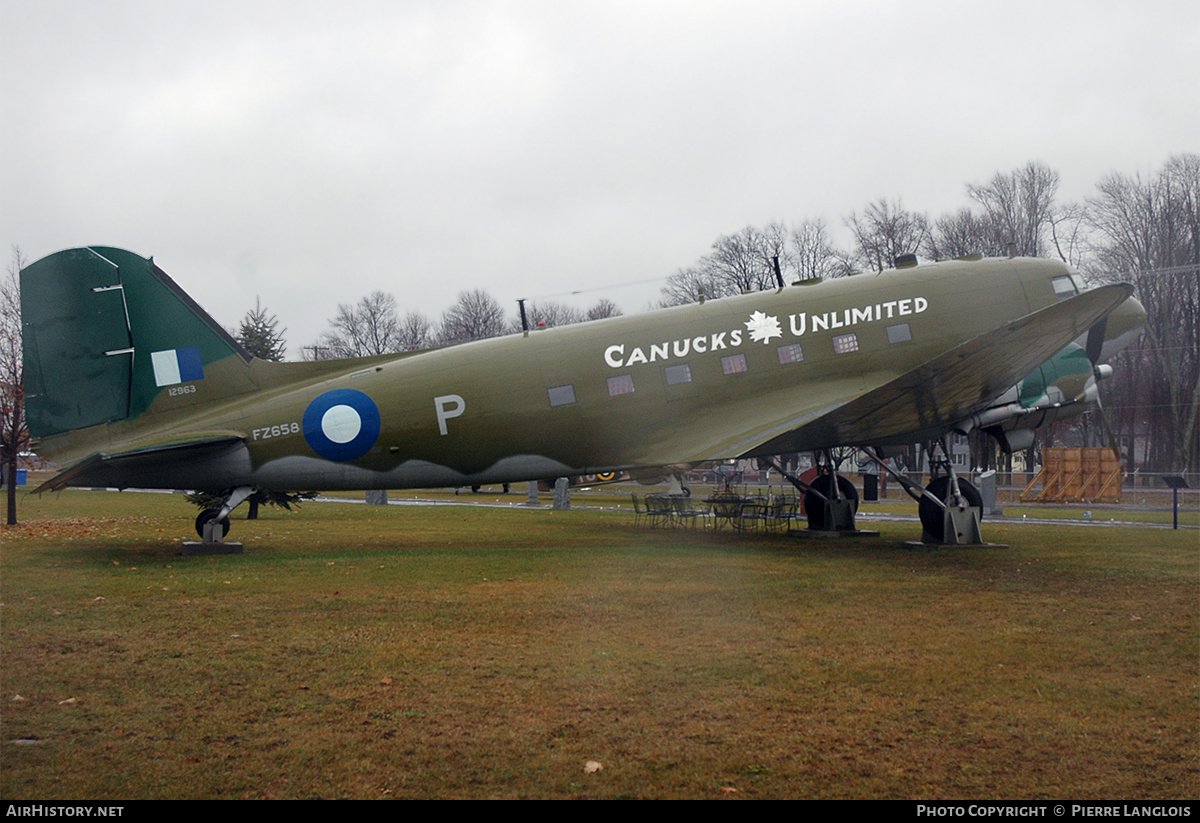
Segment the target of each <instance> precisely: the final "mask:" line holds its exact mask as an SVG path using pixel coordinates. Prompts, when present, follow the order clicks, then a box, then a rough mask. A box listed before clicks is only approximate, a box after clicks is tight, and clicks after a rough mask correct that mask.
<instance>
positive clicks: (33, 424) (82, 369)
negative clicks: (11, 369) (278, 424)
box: [21, 246, 254, 438]
mask: <svg viewBox="0 0 1200 823" xmlns="http://www.w3.org/2000/svg"><path fill="white" fill-rule="evenodd" d="M21 316H22V333H23V339H24V357H25V363H24V368H25V372H24V374H25V404H26V419H27V421H28V425H29V430H30V433H31V434H32V435H33V436H34V437H38V438H42V437H50V436H53V435H56V434H62V433H64V432H69V431H72V430H75V429H83V428H88V427H91V426H96V425H100V424H104V423H113V422H116V421H120V420H126V419H132V418H137V417H138V416H139V415H141V414H142V413H143V412H144V411H146V410H147V409H149V408H151V406H152V404H154V403H155V401H156V399H157V398H159V397H160V396H161V395H163V394H164V393H169V394H171V395H172V397H173V399H174V397H176V396H178V399H179V403H178V404H177V405H176V406H175V408H177V409H178V408H180V407H181V406H188V405H192V404H194V403H197V402H203V401H206V400H213V399H217V398H218V397H221V398H224V397H229V396H231V395H234V394H238V393H240V392H242V391H247V390H250V389H252V388H253V387H254V378H253V375H252V374H251V370H250V369H249V368H247V366H248V364H249V362H250V361H251V360H252V359H253V358H252V357H251V355H250V354H249V353H248V352H247V351H246V350H245V349H244V348H243V347H242V346H241V345H240V344H239V343H238V342H237V341H236V340H234V339H233V337H232V336H230V335H229V333H228V332H226V331H225V330H224V329H222V328H221V326H220V324H218V323H217V322H216V321H215V320H213V318H212V317H210V316H209V315H208V313H206V312H205V311H204V310H203V309H202V308H200V306H199V305H197V304H196V302H195V301H193V300H192V299H191V298H190V297H188V296H187V294H185V293H184V291H183V290H182V289H181V288H180V287H179V286H178V285H177V284H176V283H175V281H174V280H172V279H171V278H170V277H169V276H167V274H166V272H164V271H163V270H162V269H160V268H158V266H156V265H154V260H153V258H150V259H147V258H143V257H140V256H138V255H136V254H133V253H131V252H128V251H124V250H122V249H115V248H108V247H101V246H92V247H87V248H78V249H68V250H66V251H61V252H57V253H55V254H52V255H49V256H48V257H43V258H42V259H41V260H38V261H37V262H35V263H31V264H30V265H28V266H26V267H25V268H24V269H22V270H21ZM214 377H217V378H218V379H217V380H214V379H213V378H214Z"/></svg>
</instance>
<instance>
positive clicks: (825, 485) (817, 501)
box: [804, 474, 858, 529]
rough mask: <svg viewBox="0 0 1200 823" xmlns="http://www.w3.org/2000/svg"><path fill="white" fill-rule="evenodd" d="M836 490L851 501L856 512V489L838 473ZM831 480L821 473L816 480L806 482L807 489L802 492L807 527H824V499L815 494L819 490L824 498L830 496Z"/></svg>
mask: <svg viewBox="0 0 1200 823" xmlns="http://www.w3.org/2000/svg"><path fill="white" fill-rule="evenodd" d="M837 481H838V492H839V493H840V494H841V496H842V497H844V498H846V499H847V500H849V501H851V503H852V504H853V507H854V512H855V514H857V513H858V489H856V488H854V484H853V483H851V482H850V481H849V480H847V479H846V478H844V477H842V476H841V475H840V474H839V475H838V476H837ZM832 491H833V481H832V479H831V475H828V474H823V475H821V476H820V477H818V478H817V479H816V480H814V481H813V482H811V483H809V484H808V491H806V492H805V493H804V513H805V514H806V515H807V516H808V527H809V528H810V529H823V528H825V501H824V500H822V499H821V498H820V497H818V496H817V495H816V492H820V493H821V494H822V495H824V496H825V497H826V498H829V497H832V494H831V492H832Z"/></svg>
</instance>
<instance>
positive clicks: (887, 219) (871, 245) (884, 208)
mask: <svg viewBox="0 0 1200 823" xmlns="http://www.w3.org/2000/svg"><path fill="white" fill-rule="evenodd" d="M846 226H847V227H849V229H850V231H851V232H852V233H853V235H854V256H853V260H854V262H856V263H857V264H858V265H860V266H862V267H863V268H864V269H870V270H878V269H885V268H888V267H889V266H891V265H892V263H893V261H895V259H896V258H897V257H899V256H900V255H903V254H916V253H917V252H919V251H920V250H921V249H922V247H923V246H924V245H925V244H926V243H927V241H928V238H929V221H928V220H927V219H926V217H925V215H924V214H920V213H918V212H910V211H906V210H905V209H904V206H903V204H902V203H901V201H900V200H896V201H895V202H889V201H888V200H887V199H886V198H880V199H879V200H878V201H876V202H874V203H871V204H869V205H868V206H867V207H866V208H865V209H863V213H862V215H861V216H860V215H859V214H858V213H857V212H852V213H851V214H850V216H849V217H848V218H846Z"/></svg>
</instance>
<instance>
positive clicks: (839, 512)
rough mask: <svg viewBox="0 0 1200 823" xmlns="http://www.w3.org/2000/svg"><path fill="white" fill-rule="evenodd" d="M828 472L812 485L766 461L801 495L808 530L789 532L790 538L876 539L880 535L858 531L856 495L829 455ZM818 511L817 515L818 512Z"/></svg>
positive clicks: (862, 530) (781, 467) (827, 460)
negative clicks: (839, 473)
mask: <svg viewBox="0 0 1200 823" xmlns="http://www.w3.org/2000/svg"><path fill="white" fill-rule="evenodd" d="M824 455H825V459H826V463H827V467H826V468H827V471H826V472H825V473H823V474H821V475H820V476H819V477H817V479H816V480H814V481H813V482H812V483H805V482H804V481H803V480H801V479H800V478H799V477H796V476H795V475H793V474H791V473H790V472H787V471H785V470H784V469H783V466H782V465H780V463H779V461H778V460H777V459H776V458H774V457H772V458H769V461H770V463H771V466H772V468H774V469H775V470H776V471H778V472H779V473H780V474H781V475H783V476H784V477H785V478H786V479H787V481H788V482H789V483H791V484H792V485H793V486H795V487H796V488H797V489H798V490H799V491H800V492H801V493H802V494H803V495H804V509H805V511H806V512H808V513H809V518H808V528H807V529H792V530H791V531H790V532H789V534H793V535H800V536H805V537H878V536H879V532H877V531H867V530H864V529H860V528H858V526H857V524H856V523H855V519H854V518H855V515H856V514H857V513H858V494H857V492H856V490H855V489H854V486H853V485H852V484H851V483H850V481H848V480H846V479H844V478H842V477H841V476H840V475H838V473H837V464H836V462H835V461H834V460H833V458H832V456H831V455H830V454H829V452H828V451H826V452H825V453H824ZM818 509H819V515H818V514H817V510H818Z"/></svg>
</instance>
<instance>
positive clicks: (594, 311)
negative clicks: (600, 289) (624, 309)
mask: <svg viewBox="0 0 1200 823" xmlns="http://www.w3.org/2000/svg"><path fill="white" fill-rule="evenodd" d="M620 316H621V308H620V306H618V305H617V304H616V303H614V302H613V301H611V300H609V299H608V298H607V297H603V298H601V299H600V300H599V301H597V302H596V305H594V306H592V307H591V308H590V309H588V310H587V316H586V317H585V318H584V319H585V320H603V319H605V318H606V317H620Z"/></svg>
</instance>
